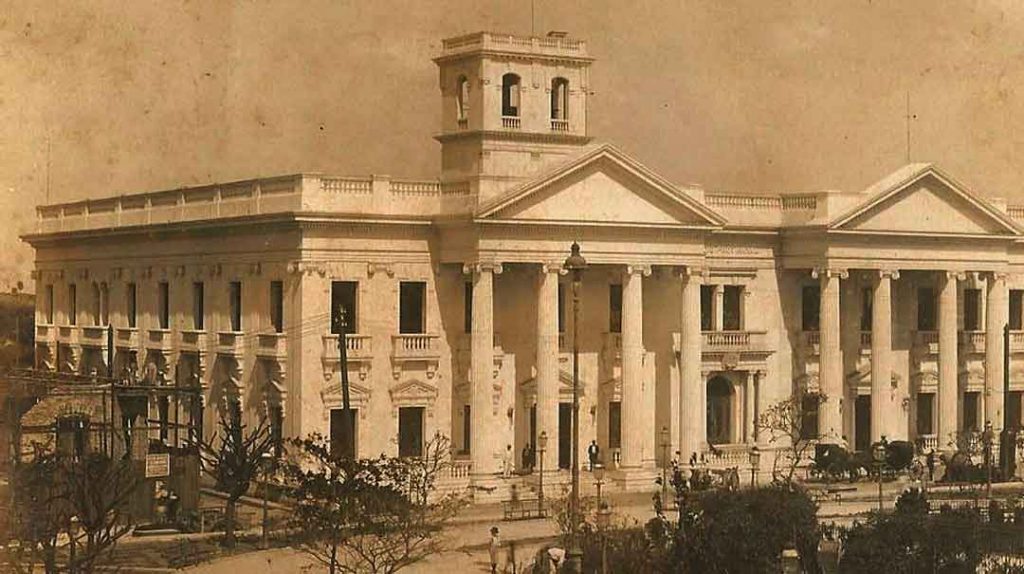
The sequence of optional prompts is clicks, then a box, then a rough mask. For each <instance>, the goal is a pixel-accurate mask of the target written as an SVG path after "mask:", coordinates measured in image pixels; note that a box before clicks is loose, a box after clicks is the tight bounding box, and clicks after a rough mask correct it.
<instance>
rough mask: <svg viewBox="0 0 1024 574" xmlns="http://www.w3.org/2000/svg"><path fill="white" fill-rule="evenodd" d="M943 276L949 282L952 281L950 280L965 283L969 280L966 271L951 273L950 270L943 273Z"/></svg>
mask: <svg viewBox="0 0 1024 574" xmlns="http://www.w3.org/2000/svg"><path fill="white" fill-rule="evenodd" d="M943 276H944V277H945V278H946V280H947V281H950V280H955V281H965V280H966V279H967V272H966V271H950V270H948V269H947V270H946V271H944V272H943Z"/></svg>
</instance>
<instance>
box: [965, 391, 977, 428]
mask: <svg viewBox="0 0 1024 574" xmlns="http://www.w3.org/2000/svg"><path fill="white" fill-rule="evenodd" d="M980 394H981V393H979V392H976V391H970V392H966V393H964V429H963V430H965V431H978V430H981V427H980V426H979V425H978V406H979V405H980V404H981V401H980V400H979V399H980V397H979V395H980Z"/></svg>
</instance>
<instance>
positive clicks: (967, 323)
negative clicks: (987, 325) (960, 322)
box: [964, 289, 981, 331]
mask: <svg viewBox="0 0 1024 574" xmlns="http://www.w3.org/2000/svg"><path fill="white" fill-rule="evenodd" d="M980 309H981V289H964V330H965V331H977V330H979V329H981V326H980V325H981V321H980V318H979V315H980V313H979V311H980Z"/></svg>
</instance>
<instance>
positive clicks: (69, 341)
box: [57, 325, 78, 345]
mask: <svg viewBox="0 0 1024 574" xmlns="http://www.w3.org/2000/svg"><path fill="white" fill-rule="evenodd" d="M57 342H58V343H61V344H64V345H77V344H78V327H77V326H75V325H60V326H58V327H57Z"/></svg>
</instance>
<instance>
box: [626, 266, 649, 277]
mask: <svg viewBox="0 0 1024 574" xmlns="http://www.w3.org/2000/svg"><path fill="white" fill-rule="evenodd" d="M626 275H643V276H644V277H650V276H651V266H650V265H646V264H642V263H627V264H626Z"/></svg>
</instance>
